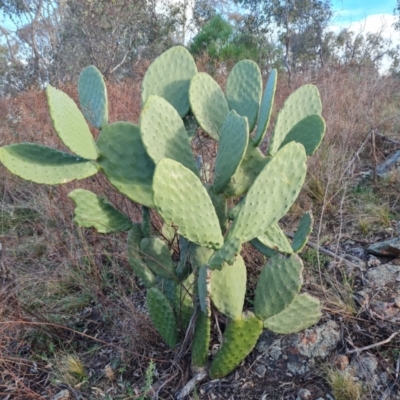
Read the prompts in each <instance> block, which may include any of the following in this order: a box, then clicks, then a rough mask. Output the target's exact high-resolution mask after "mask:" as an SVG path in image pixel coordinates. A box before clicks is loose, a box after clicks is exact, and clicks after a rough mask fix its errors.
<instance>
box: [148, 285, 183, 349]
mask: <svg viewBox="0 0 400 400" xmlns="http://www.w3.org/2000/svg"><path fill="white" fill-rule="evenodd" d="M147 305H148V307H149V314H150V318H151V321H152V322H153V324H154V326H155V327H156V329H157V331H158V333H159V334H160V335H161V337H162V338H163V339H164V341H165V343H167V345H168V346H169V347H170V348H171V349H173V348H174V347H175V346H176V345H177V344H178V328H177V325H176V320H175V316H174V312H173V311H172V308H171V306H170V304H169V302H168V300H167V298H166V297H165V296H164V295H163V294H162V293H161V292H160V291H159V290H158V289H157V288H155V287H152V288H150V289H149V290H147Z"/></svg>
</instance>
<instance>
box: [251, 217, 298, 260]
mask: <svg viewBox="0 0 400 400" xmlns="http://www.w3.org/2000/svg"><path fill="white" fill-rule="evenodd" d="M257 239H258V240H259V241H260V242H261V243H262V244H264V245H265V246H267V247H269V248H271V249H274V250H278V251H280V252H281V253H287V254H291V253H293V249H292V247H291V245H290V243H289V240H287V238H286V235H285V234H284V232H283V231H282V229H281V228H280V227H279V225H278V224H277V223H275V224H272V225H271V226H269V227H268V229H267V230H266V231H265V232H264V233H263V234H262V235H260V236H258V237H257Z"/></svg>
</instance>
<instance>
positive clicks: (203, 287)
mask: <svg viewBox="0 0 400 400" xmlns="http://www.w3.org/2000/svg"><path fill="white" fill-rule="evenodd" d="M210 280H211V271H210V270H209V269H208V268H207V267H206V266H205V265H203V266H201V267H200V268H199V277H198V279H197V290H198V295H199V304H200V308H201V311H202V312H203V313H204V314H206V315H208V316H210V315H211V304H210Z"/></svg>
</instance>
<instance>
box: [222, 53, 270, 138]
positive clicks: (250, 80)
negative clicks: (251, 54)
mask: <svg viewBox="0 0 400 400" xmlns="http://www.w3.org/2000/svg"><path fill="white" fill-rule="evenodd" d="M261 95H262V78H261V72H260V68H259V67H258V65H257V64H256V63H255V62H254V61H251V60H242V61H239V62H238V63H237V64H236V65H235V66H234V67H233V68H232V70H231V72H230V74H229V76H228V81H227V82H226V99H227V100H228V105H229V108H230V109H231V110H235V111H236V112H237V113H238V114H239V115H241V116H242V117H247V120H248V123H249V131H250V132H251V131H252V130H253V129H254V127H255V125H256V122H257V116H258V109H259V107H260V102H261Z"/></svg>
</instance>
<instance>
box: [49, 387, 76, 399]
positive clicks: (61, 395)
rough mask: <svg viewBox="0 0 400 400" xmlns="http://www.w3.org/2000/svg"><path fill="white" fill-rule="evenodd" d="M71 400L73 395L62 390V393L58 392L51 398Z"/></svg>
mask: <svg viewBox="0 0 400 400" xmlns="http://www.w3.org/2000/svg"><path fill="white" fill-rule="evenodd" d="M70 398H71V395H70V393H69V390H67V389H65V390H61V392H58V393H57V394H56V395H55V396H53V397H52V398H51V400H69V399H70Z"/></svg>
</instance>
